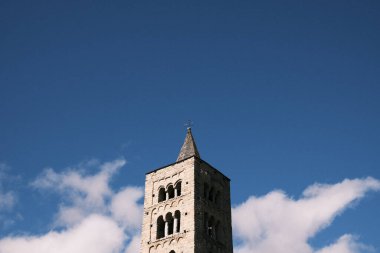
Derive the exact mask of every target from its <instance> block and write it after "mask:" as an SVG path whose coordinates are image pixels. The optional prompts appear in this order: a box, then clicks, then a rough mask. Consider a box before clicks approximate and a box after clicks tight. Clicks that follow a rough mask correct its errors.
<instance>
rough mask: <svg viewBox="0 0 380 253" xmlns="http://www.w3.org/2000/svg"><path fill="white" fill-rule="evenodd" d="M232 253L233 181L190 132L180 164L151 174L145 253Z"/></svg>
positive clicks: (143, 239)
mask: <svg viewBox="0 0 380 253" xmlns="http://www.w3.org/2000/svg"><path fill="white" fill-rule="evenodd" d="M232 252H233V249H232V228H231V200H230V179H229V178H227V177H226V176H224V175H223V174H222V173H221V172H220V171H218V170H217V169H215V168H214V167H212V166H211V165H210V164H208V163H207V162H205V161H203V160H202V159H201V157H200V155H199V152H198V149H197V146H196V145H195V141H194V137H193V135H192V132H191V128H188V129H187V134H186V138H185V142H184V144H183V146H182V148H181V151H180V153H179V155H178V158H177V161H176V162H175V163H172V164H169V165H167V166H164V167H161V168H158V169H156V170H153V171H151V172H148V173H147V174H146V179H145V196H144V216H143V225H142V233H141V253H232Z"/></svg>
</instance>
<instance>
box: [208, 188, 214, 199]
mask: <svg viewBox="0 0 380 253" xmlns="http://www.w3.org/2000/svg"><path fill="white" fill-rule="evenodd" d="M208 200H210V201H211V202H212V201H213V200H214V187H211V189H210V193H209V194H208Z"/></svg>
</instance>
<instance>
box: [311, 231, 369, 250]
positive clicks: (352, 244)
mask: <svg viewBox="0 0 380 253" xmlns="http://www.w3.org/2000/svg"><path fill="white" fill-rule="evenodd" d="M363 251H370V252H372V251H373V249H372V248H371V247H369V246H366V245H364V244H361V243H359V242H357V240H356V238H355V237H354V236H352V235H343V236H341V237H340V238H339V239H338V241H336V242H335V243H334V244H332V245H329V246H326V247H324V248H322V249H321V250H318V251H316V253H359V252H363Z"/></svg>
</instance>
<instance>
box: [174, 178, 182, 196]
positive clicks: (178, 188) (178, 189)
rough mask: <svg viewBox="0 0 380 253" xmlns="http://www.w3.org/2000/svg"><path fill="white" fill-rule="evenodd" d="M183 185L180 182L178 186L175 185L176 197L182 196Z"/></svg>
mask: <svg viewBox="0 0 380 253" xmlns="http://www.w3.org/2000/svg"><path fill="white" fill-rule="evenodd" d="M181 185H182V182H181V181H178V182H177V184H176V185H175V188H174V197H178V196H181Z"/></svg>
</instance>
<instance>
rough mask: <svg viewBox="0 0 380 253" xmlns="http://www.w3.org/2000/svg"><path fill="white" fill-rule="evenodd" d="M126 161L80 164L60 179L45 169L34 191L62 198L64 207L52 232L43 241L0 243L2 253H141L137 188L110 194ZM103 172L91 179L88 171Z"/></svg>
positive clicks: (19, 238) (7, 240)
mask: <svg viewBox="0 0 380 253" xmlns="http://www.w3.org/2000/svg"><path fill="white" fill-rule="evenodd" d="M125 163H126V161H125V160H124V159H118V160H115V161H112V162H108V163H104V164H98V163H96V162H94V161H91V162H90V163H85V164H80V165H78V166H77V167H75V168H69V169H67V170H65V171H64V172H61V173H57V172H55V171H54V170H53V169H46V170H45V171H44V172H43V173H42V174H41V175H40V176H39V177H38V178H37V179H36V180H35V181H34V182H33V183H32V186H33V187H35V188H38V189H41V190H42V191H45V190H49V191H53V192H56V193H58V194H59V196H60V199H61V200H62V201H61V204H60V208H59V211H58V214H57V215H56V216H55V220H54V221H53V223H54V224H56V225H59V226H60V228H59V229H54V230H52V231H50V232H47V233H46V234H43V235H34V236H14V237H12V236H10V237H6V238H2V239H0V253H20V252H29V253H83V252H91V253H120V252H123V251H125V252H128V253H132V252H138V249H139V243H137V241H139V239H138V238H139V228H140V223H141V219H142V206H141V204H139V203H138V202H139V201H140V199H141V197H142V196H143V190H142V189H141V188H139V187H126V188H123V189H122V190H120V191H119V192H114V191H112V189H111V188H110V180H111V178H112V176H113V175H114V174H115V173H116V172H117V171H118V170H119V169H120V168H121V167H122V166H124V165H125ZM94 165H95V166H97V167H99V168H98V169H99V171H98V172H97V173H95V174H89V173H88V170H89V168H88V167H91V168H92V167H93V166H94Z"/></svg>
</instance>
